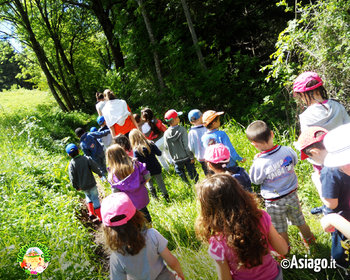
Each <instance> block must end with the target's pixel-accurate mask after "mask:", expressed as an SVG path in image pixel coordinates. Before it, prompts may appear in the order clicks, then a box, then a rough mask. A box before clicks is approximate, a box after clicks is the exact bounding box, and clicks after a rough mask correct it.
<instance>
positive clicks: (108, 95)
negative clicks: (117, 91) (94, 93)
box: [103, 89, 116, 100]
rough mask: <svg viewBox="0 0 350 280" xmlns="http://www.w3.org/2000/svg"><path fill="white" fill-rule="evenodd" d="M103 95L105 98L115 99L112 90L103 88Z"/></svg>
mask: <svg viewBox="0 0 350 280" xmlns="http://www.w3.org/2000/svg"><path fill="white" fill-rule="evenodd" d="M103 96H104V97H105V99H106V100H113V99H116V97H115V95H114V93H113V91H111V90H110V89H105V90H104V91H103Z"/></svg>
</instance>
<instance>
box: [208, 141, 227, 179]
mask: <svg viewBox="0 0 350 280" xmlns="http://www.w3.org/2000/svg"><path fill="white" fill-rule="evenodd" d="M204 159H205V161H206V162H207V164H208V167H209V169H210V170H212V171H214V173H221V172H225V171H226V170H227V168H226V165H227V164H228V163H229V161H230V151H229V149H227V148H226V146H225V145H224V144H222V143H219V144H213V145H210V146H209V147H208V148H206V150H205V154H204Z"/></svg>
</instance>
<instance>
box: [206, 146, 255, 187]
mask: <svg viewBox="0 0 350 280" xmlns="http://www.w3.org/2000/svg"><path fill="white" fill-rule="evenodd" d="M204 159H205V161H206V162H207V164H208V168H209V170H211V171H212V172H213V173H214V174H220V173H228V174H230V175H231V176H232V177H233V178H235V179H236V180H237V181H238V182H239V183H240V184H241V185H242V186H243V188H244V189H245V190H246V191H249V192H252V191H253V190H252V184H251V182H250V179H249V175H248V173H247V172H246V171H245V170H244V168H242V167H238V170H237V171H238V172H237V173H232V172H230V170H228V169H227V164H228V163H229V161H230V151H229V150H228V149H227V147H226V146H225V145H224V144H221V143H219V144H213V145H210V146H209V147H208V148H207V149H206V150H205V154H204Z"/></svg>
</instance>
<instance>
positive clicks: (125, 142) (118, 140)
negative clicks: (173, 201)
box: [113, 134, 134, 158]
mask: <svg viewBox="0 0 350 280" xmlns="http://www.w3.org/2000/svg"><path fill="white" fill-rule="evenodd" d="M113 144H118V145H120V146H121V147H122V148H123V149H124V151H125V152H126V153H127V155H128V156H129V157H131V158H133V157H134V152H133V151H132V148H131V144H130V140H129V138H128V137H126V136H125V135H124V134H118V135H117V136H116V137H114V138H113Z"/></svg>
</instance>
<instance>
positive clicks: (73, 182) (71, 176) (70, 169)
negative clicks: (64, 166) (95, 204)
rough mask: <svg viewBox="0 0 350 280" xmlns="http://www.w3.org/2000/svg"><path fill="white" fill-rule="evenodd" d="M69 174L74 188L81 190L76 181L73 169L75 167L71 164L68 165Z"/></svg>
mask: <svg viewBox="0 0 350 280" xmlns="http://www.w3.org/2000/svg"><path fill="white" fill-rule="evenodd" d="M68 176H69V180H70V182H71V184H72V186H73V188H75V189H76V190H77V191H79V186H78V185H77V183H76V182H75V181H74V170H73V167H72V165H71V164H69V167H68Z"/></svg>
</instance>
